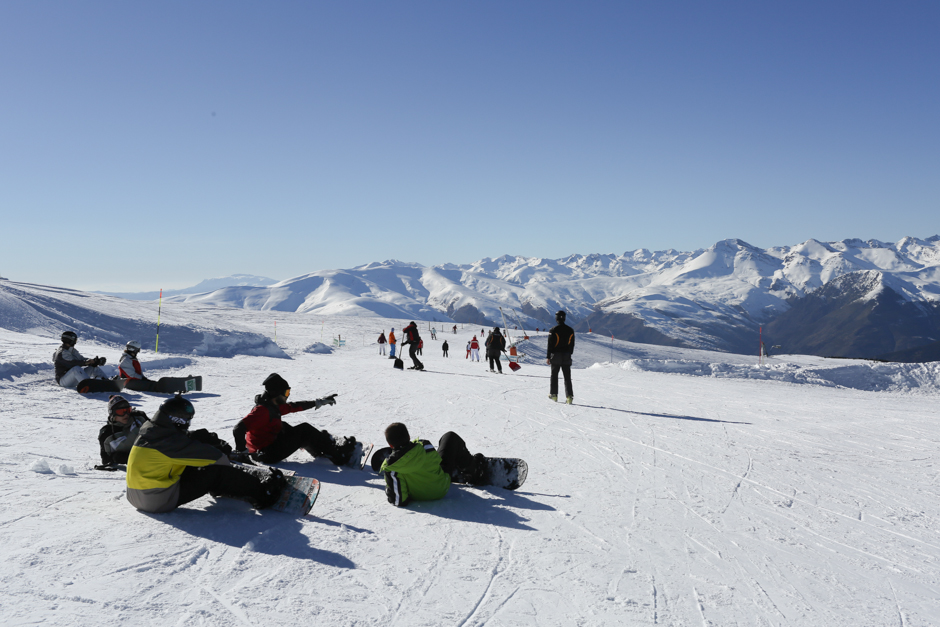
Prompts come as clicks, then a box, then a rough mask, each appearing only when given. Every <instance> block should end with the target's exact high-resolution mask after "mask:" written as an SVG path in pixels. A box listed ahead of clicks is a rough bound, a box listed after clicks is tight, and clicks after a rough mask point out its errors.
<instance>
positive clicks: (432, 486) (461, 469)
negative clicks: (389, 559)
mask: <svg viewBox="0 0 940 627" xmlns="http://www.w3.org/2000/svg"><path fill="white" fill-rule="evenodd" d="M385 440H386V441H387V442H388V445H389V446H390V447H391V452H390V453H389V455H388V457H387V458H386V459H385V460H384V461H383V462H382V465H381V467H380V468H379V469H378V471H379V472H381V473H383V474H384V475H385V496H386V497H387V498H388V502H389V503H391V504H392V505H395V506H396V507H403V506H405V505H408V504H409V503H410V502H411V501H413V500H414V501H434V500H437V499H441V498H444V496H445V495H446V494H447V490H448V489H450V484H451V482H456V483H470V484H473V485H480V484H481V483H482V474H483V472H484V470H485V466H486V458H485V457H484V456H483V455H481V454H479V453H477V454H476V455H471V454H470V451H468V450H467V445H466V443H465V442H464V441H463V439H462V438H461V437H460V436H459V435H457V434H456V433H454V432H452V431H448V432H447V433H445V434H444V435H443V436H441V439H440V441H439V442H438V450H435V449H434V445H433V444H431V442H429V441H428V440H421V439H416V440H412V439H411V436H410V435H409V434H408V427H406V426H405V425H404V424H402V423H400V422H395V423H392V424H390V425H389V426H388V427H387V428H386V429H385Z"/></svg>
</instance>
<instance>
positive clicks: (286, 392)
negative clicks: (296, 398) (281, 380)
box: [284, 388, 290, 398]
mask: <svg viewBox="0 0 940 627" xmlns="http://www.w3.org/2000/svg"><path fill="white" fill-rule="evenodd" d="M288 396H290V388H287V389H286V390H284V398H287V397H288Z"/></svg>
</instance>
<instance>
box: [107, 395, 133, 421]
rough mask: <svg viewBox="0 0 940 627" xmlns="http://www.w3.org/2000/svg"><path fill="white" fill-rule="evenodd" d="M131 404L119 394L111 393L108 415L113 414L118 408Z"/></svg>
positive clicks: (129, 406)
mask: <svg viewBox="0 0 940 627" xmlns="http://www.w3.org/2000/svg"><path fill="white" fill-rule="evenodd" d="M130 408H131V404H130V403H128V402H127V399H126V398H124V397H123V396H121V395H120V394H113V395H112V396H111V399H110V400H109V401H108V415H109V416H113V415H114V412H115V411H117V410H119V409H130Z"/></svg>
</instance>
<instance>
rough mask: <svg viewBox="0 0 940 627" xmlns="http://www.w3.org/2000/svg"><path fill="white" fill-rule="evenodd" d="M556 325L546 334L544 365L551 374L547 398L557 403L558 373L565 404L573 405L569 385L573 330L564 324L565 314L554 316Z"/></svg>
mask: <svg viewBox="0 0 940 627" xmlns="http://www.w3.org/2000/svg"><path fill="white" fill-rule="evenodd" d="M555 322H557V323H558V324H557V325H555V326H554V327H552V330H551V331H549V332H548V349H547V353H546V354H547V357H548V358H547V359H546V360H545V363H547V364H551V366H552V374H551V379H550V380H549V391H548V398H550V399H552V400H553V401H558V371H559V370H561V372H562V374H563V375H564V376H565V397H566V398H567V400H566V402H567V403H568V404H569V405H571V404H573V403H574V388H573V387H572V385H571V353H573V352H574V329H572V328H571V327H569V326H568V325H567V324H565V312H564V311H559V312H558V313H556V314H555Z"/></svg>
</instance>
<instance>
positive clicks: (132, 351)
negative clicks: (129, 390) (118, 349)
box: [118, 340, 150, 381]
mask: <svg viewBox="0 0 940 627" xmlns="http://www.w3.org/2000/svg"><path fill="white" fill-rule="evenodd" d="M139 353H140V342H138V341H137V340H131V341H130V342H128V343H127V346H126V347H124V352H123V353H121V362H120V364H119V365H118V374H119V375H121V378H122V379H137V380H138V381H149V380H150V379H148V378H147V377H145V376H144V371H143V369H142V368H141V367H140V361H138V360H137V355H138V354H139Z"/></svg>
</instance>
